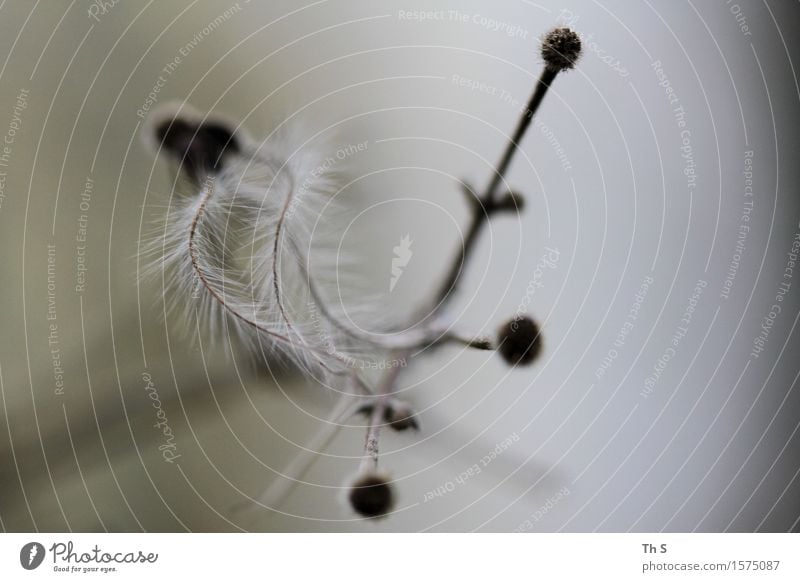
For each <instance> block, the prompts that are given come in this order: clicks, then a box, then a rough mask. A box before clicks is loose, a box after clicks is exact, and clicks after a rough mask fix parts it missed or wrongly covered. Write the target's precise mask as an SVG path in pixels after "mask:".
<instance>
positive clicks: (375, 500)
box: [348, 473, 394, 519]
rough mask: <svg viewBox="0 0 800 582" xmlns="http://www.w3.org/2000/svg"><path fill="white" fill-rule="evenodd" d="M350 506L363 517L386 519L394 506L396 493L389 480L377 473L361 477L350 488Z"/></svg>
mask: <svg viewBox="0 0 800 582" xmlns="http://www.w3.org/2000/svg"><path fill="white" fill-rule="evenodd" d="M348 499H349V501H350V506H351V507H352V508H353V510H354V511H355V512H356V513H358V514H359V515H360V516H362V517H366V518H369V519H375V518H379V517H384V516H385V515H386V514H387V513H389V512H390V511H391V510H392V507H393V506H394V493H393V492H392V486H391V484H390V483H389V480H388V479H387V478H386V477H385V476H383V475H379V474H377V473H368V474H366V475H361V476H359V477H358V478H357V479H356V480H355V482H354V483H353V484H352V485H351V486H350V493H349V495H348Z"/></svg>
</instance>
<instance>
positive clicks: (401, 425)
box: [383, 402, 419, 432]
mask: <svg viewBox="0 0 800 582" xmlns="http://www.w3.org/2000/svg"><path fill="white" fill-rule="evenodd" d="M383 421H384V422H385V423H387V424H388V425H389V426H390V427H392V428H393V429H394V430H396V431H400V432H402V431H404V430H408V429H409V428H413V429H414V430H419V423H418V422H417V415H416V413H415V412H414V410H413V409H412V408H411V407H410V406H409V405H408V404H406V403H405V402H395V403H394V404H392V406H387V407H386V410H385V411H384V413H383Z"/></svg>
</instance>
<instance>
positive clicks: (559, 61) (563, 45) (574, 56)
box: [542, 28, 581, 72]
mask: <svg viewBox="0 0 800 582" xmlns="http://www.w3.org/2000/svg"><path fill="white" fill-rule="evenodd" d="M580 55H581V39H580V37H579V36H578V34H577V33H575V32H573V31H572V30H570V29H569V28H554V29H553V30H551V31H550V32H548V33H547V34H546V35H545V37H544V40H543V41H542V58H543V59H544V62H545V66H547V68H548V69H550V70H551V71H554V72H559V71H563V70H564V69H571V68H572V67H574V66H575V63H576V62H577V60H578V57H580Z"/></svg>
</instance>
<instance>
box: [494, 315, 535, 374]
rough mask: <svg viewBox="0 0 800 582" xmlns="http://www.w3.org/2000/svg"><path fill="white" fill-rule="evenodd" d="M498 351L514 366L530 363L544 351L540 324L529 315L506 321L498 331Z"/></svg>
mask: <svg viewBox="0 0 800 582" xmlns="http://www.w3.org/2000/svg"><path fill="white" fill-rule="evenodd" d="M497 351H498V352H500V355H501V356H503V359H504V360H505V361H506V362H508V363H509V364H511V365H512V366H517V365H520V366H525V365H527V364H530V363H531V362H533V361H534V360H535V359H536V357H537V356H538V355H539V352H541V351H542V336H541V333H540V331H539V326H538V325H536V323H535V322H534V321H533V320H532V319H530V318H529V317H519V318H514V319H512V320H511V321H508V322H507V323H504V324H503V325H502V327H501V328H500V330H499V331H498V332H497Z"/></svg>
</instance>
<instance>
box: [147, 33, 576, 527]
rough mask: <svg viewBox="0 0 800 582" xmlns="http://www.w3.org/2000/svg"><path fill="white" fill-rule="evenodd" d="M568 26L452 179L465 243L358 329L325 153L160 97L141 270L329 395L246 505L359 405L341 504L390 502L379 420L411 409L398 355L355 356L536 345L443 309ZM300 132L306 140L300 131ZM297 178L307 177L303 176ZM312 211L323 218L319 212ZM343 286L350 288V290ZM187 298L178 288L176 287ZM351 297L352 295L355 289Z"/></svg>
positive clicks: (304, 461) (559, 55)
mask: <svg viewBox="0 0 800 582" xmlns="http://www.w3.org/2000/svg"><path fill="white" fill-rule="evenodd" d="M580 48H581V46H580V40H579V38H578V36H577V35H576V34H575V33H574V32H572V31H570V30H569V29H566V28H557V29H555V30H553V31H551V32H550V33H548V34H547V35H546V36H545V38H544V39H543V41H542V47H541V55H542V58H543V59H544V63H545V68H544V71H543V73H542V75H541V77H540V79H539V81H538V83H537V85H536V88H535V90H534V93H533V95H532V97H531V100H530V102H529V104H528V107H527V109H526V110H525V111H524V112H523V115H522V117H521V119H520V121H519V124H518V126H517V128H516V131H515V133H514V135H513V137H512V139H511V140H510V141H509V143H508V145H507V147H506V149H505V151H504V153H503V155H502V157H501V159H500V162H499V164H498V166H497V168H496V171H495V172H494V174H493V176H492V177H491V179H490V181H489V184H488V186H487V187H486V189H485V190H484V191H483V193H481V194H478V192H477V191H476V190H475V189H473V188H471V187H466V188H464V193H465V194H466V196H467V200H468V202H469V205H470V208H471V218H470V222H469V224H468V226H467V230H466V235H465V237H464V242H463V244H462V245H461V247H460V248H459V249H458V251H457V252H456V253H455V256H454V258H453V261H452V263H451V264H450V266H449V268H448V269H447V270H446V276H445V277H444V279H443V280H442V282H441V285H440V286H439V288H438V291H437V292H436V293H435V294H434V296H433V297H432V299H431V301H429V302H428V303H426V304H425V305H422V306H421V308H420V310H419V312H418V315H419V317H417V318H415V319H414V321H419V322H418V323H416V324H414V325H413V326H410V327H405V326H400V327H399V329H403V331H400V332H394V331H393V329H394V328H393V326H392V324H391V322H386V324H385V326H386V329H385V330H383V333H366V332H364V331H362V330H359V329H358V328H356V327H355V326H353V325H352V324H349V323H345V322H346V321H348V320H347V318H345V317H344V315H345V314H344V312H343V307H342V301H339V300H337V301H333V300H331V299H330V298H329V297H328V293H329V290H330V288H331V284H330V281H331V280H333V281H335V282H336V289H337V293H338V295H339V298H342V297H347V295H348V292H347V291H343V290H342V289H341V284H342V282H341V280H338V281H336V279H335V274H336V270H337V268H339V267H340V266H341V265H340V258H339V257H338V256H337V255H336V253H332V252H330V251H328V250H326V249H329V248H336V245H335V244H334V245H330V244H325V240H326V237H330V236H333V234H334V233H333V232H328V233H326V232H324V230H325V228H324V225H325V224H330V223H331V222H332V221H331V219H330V216H332V215H335V214H336V213H337V212H342V211H343V210H342V209H340V208H335V205H336V202H335V200H334V198H335V197H334V196H332V194H333V193H334V192H335V188H336V184H337V176H336V175H335V174H334V173H332V172H320V171H319V170H320V168H324V167H325V151H324V150H322V153H321V154H320V155H315V154H314V151H319V148H309V147H306V145H307V142H301V140H299V139H297V136H296V135H292V134H290V133H283V134H280V133H274V134H273V135H271V136H270V137H269V138H268V139H267V140H265V142H264V143H262V144H259V143H257V142H255V141H253V140H252V139H251V138H249V137H248V136H247V135H246V134H245V133H244V132H243V131H242V130H241V129H240V128H238V127H237V125H236V124H234V123H233V122H232V121H230V120H225V119H220V118H216V117H214V118H212V117H208V116H202V115H200V114H199V113H197V112H196V111H194V110H192V109H191V108H189V107H188V106H185V105H171V106H167V107H162V108H161V109H159V110H157V111H156V112H154V113H153V114H152V115H151V116H150V118H149V119H148V123H147V127H146V128H145V129H144V135H145V137H146V139H147V140H148V142H149V143H150V144H151V146H152V147H154V149H155V150H156V151H157V152H163V153H165V154H166V155H167V156H168V157H170V158H171V159H172V160H173V162H175V164H176V165H177V167H178V169H179V171H180V174H181V175H182V176H183V182H182V183H181V184H182V186H181V188H179V190H181V191H183V190H186V193H185V194H181V195H178V196H174V197H173V198H171V199H170V202H169V204H168V206H167V208H166V210H165V212H164V213H163V223H162V224H161V225H159V227H158V228H157V229H155V231H154V235H153V236H152V237H151V238H150V239H149V240H148V241H147V242H146V244H145V245H143V248H144V251H143V253H144V255H145V257H146V258H147V261H146V263H147V265H148V266H147V268H146V272H147V273H149V274H151V275H155V276H158V277H160V278H161V280H162V282H163V287H164V291H165V294H166V297H167V298H168V301H170V304H171V306H172V307H173V308H178V309H183V310H184V311H185V314H184V315H185V317H186V320H187V321H195V318H198V317H199V318H201V319H202V320H203V321H205V322H206V323H207V326H208V328H209V330H210V331H211V334H210V335H211V337H216V338H221V337H228V336H229V334H233V335H236V336H239V337H240V338H241V340H242V341H243V342H244V344H245V345H246V346H247V347H248V349H249V350H250V352H251V353H252V354H254V355H257V356H258V357H261V358H283V359H286V360H289V361H290V362H292V363H293V365H294V366H296V367H297V368H298V369H300V370H302V371H303V372H304V373H305V374H307V375H308V376H309V377H310V378H312V379H313V380H314V381H316V382H318V383H320V384H322V385H323V386H326V387H328V388H330V389H332V390H335V391H336V392H338V393H339V397H338V401H337V404H336V405H335V406H334V407H333V409H332V411H331V414H330V417H329V418H328V419H327V422H325V423H323V424H322V426H321V427H320V430H319V431H318V432H317V433H316V434H315V435H314V436H313V438H312V439H311V441H310V442H309V443H308V444H307V445H306V446H305V447H304V448H305V450H304V451H301V453H299V454H298V455H296V456H295V457H294V458H293V460H292V462H291V463H290V465H289V466H288V467H287V468H286V469H285V470H284V471H283V472H282V476H281V477H279V478H277V479H275V481H274V482H273V483H272V484H271V485H270V487H269V488H267V490H266V491H265V492H264V494H263V495H262V496H261V497H260V498H259V499H258V500H256V504H257V505H258V504H260V505H262V506H264V507H271V508H275V507H277V506H278V505H279V504H280V503H281V502H282V501H283V500H284V499H285V498H286V496H287V495H288V494H289V493H290V492H291V491H292V488H293V487H294V486H295V485H296V484H297V483H298V482H300V480H301V479H302V478H303V476H304V474H305V473H306V471H307V470H308V469H309V467H310V466H311V464H312V463H313V461H314V460H315V458H317V451H320V450H323V449H324V448H325V447H326V446H327V445H328V443H329V442H330V441H331V439H332V438H333V437H334V435H335V434H336V431H337V428H338V427H339V426H340V425H341V424H342V423H343V422H344V421H345V420H346V419H348V418H349V417H351V416H352V415H354V414H357V413H361V414H364V415H366V416H367V417H368V426H367V429H366V437H365V443H364V451H363V456H362V458H361V462H360V466H359V468H358V471H357V473H356V475H355V477H354V478H353V479H352V482H351V483H350V484H349V486H348V495H347V499H348V502H349V503H350V506H351V507H352V509H353V510H354V511H355V512H356V513H358V514H359V515H361V516H363V517H365V518H377V517H382V516H385V515H387V514H388V513H390V512H391V510H392V507H393V506H394V500H395V494H394V492H393V486H392V482H391V479H390V477H389V476H388V475H386V474H384V473H382V472H380V471H379V470H378V460H379V443H380V435H381V429H382V428H383V427H389V428H391V429H393V430H398V431H403V430H407V429H418V428H419V423H418V420H417V418H416V415H415V413H414V411H413V409H412V408H411V407H410V406H409V405H408V404H407V403H405V402H402V401H400V400H398V399H397V398H396V397H395V393H396V392H397V388H398V379H399V377H400V374H401V371H402V370H403V369H404V367H402V366H398V365H389V366H386V368H387V369H386V371H385V373H384V374H383V376H382V377H381V378H380V380H379V381H378V383H377V386H371V385H370V382H369V381H368V379H367V378H366V377H365V375H364V374H363V368H364V366H360V365H358V364H359V363H361V362H375V361H379V360H382V361H384V362H407V360H408V359H410V358H412V356H413V355H414V354H416V353H419V352H422V351H425V348H428V347H432V346H436V345H440V344H444V343H457V344H460V345H464V346H468V347H470V348H474V349H481V350H496V351H497V352H498V354H499V355H500V356H501V357H503V358H504V359H505V360H506V361H507V362H508V364H509V365H512V366H521V365H527V364H530V363H532V362H533V361H534V360H535V359H536V357H537V356H538V354H539V353H540V351H541V348H542V341H541V335H540V330H539V327H538V325H537V324H536V323H535V322H534V321H533V320H532V319H530V318H528V317H525V316H516V317H515V318H513V319H511V320H510V321H508V322H507V323H505V324H503V325H502V326H501V328H500V330H499V331H498V334H497V337H496V338H495V339H492V340H490V339H486V338H472V337H464V336H462V335H460V334H458V333H456V332H454V331H453V330H452V326H448V325H446V323H445V321H446V319H445V317H444V312H445V310H446V307H447V304H448V303H449V301H450V300H451V299H452V297H453V296H454V293H455V290H456V288H457V286H458V283H459V279H460V276H461V273H462V272H463V270H464V269H465V267H466V263H467V260H468V258H469V255H470V252H471V250H472V249H473V247H474V246H475V244H476V241H477V239H478V236H479V234H480V232H481V230H482V228H483V226H484V225H485V224H486V223H487V222H488V220H489V219H490V218H491V217H492V216H494V215H495V214H497V213H504V212H508V213H515V212H519V210H520V209H521V207H522V199H521V197H520V196H519V195H518V194H516V193H512V192H510V191H506V190H505V188H504V186H505V175H506V172H507V170H508V168H509V166H510V164H511V161H512V159H513V157H514V154H515V152H516V151H517V149H518V147H519V143H520V141H521V139H522V137H523V136H524V134H525V132H526V130H527V129H528V127H529V125H530V123H531V120H532V118H533V115H534V113H535V112H536V110H537V109H538V107H539V105H540V103H541V101H542V99H543V97H544V96H545V94H546V92H547V90H548V88H549V87H550V85H551V83H552V82H553V80H554V79H555V77H556V76H557V75H558V73H559V72H561V71H563V70H566V69H570V68H572V67H573V66H574V64H575V62H576V60H577V58H578V56H579V54H580ZM307 141H308V140H307ZM309 177H313V179H310V178H309ZM323 214H324V215H325V221H321V220H320V217H321V216H322V215H323ZM352 296H357V294H356V293H353V295H352ZM190 297H191V298H192V300H189V299H188V298H190ZM359 303H361V304H363V303H365V302H364V301H363V298H361V297H359Z"/></svg>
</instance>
